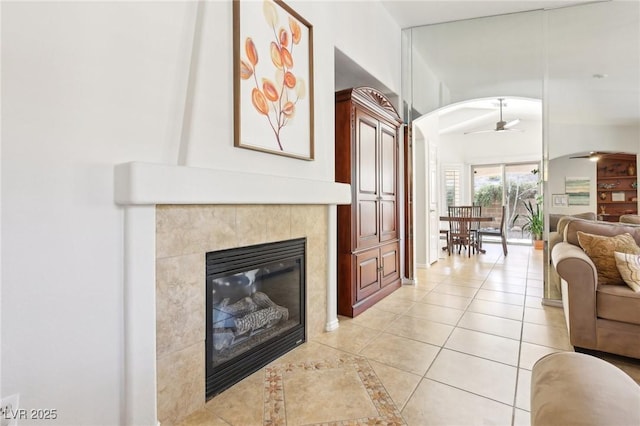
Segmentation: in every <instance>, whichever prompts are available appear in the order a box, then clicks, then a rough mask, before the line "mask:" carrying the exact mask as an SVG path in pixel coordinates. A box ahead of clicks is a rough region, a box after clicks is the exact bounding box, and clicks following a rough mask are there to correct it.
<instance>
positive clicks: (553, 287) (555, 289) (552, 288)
mask: <svg viewBox="0 0 640 426" xmlns="http://www.w3.org/2000/svg"><path fill="white" fill-rule="evenodd" d="M576 218H577V219H588V220H596V214H595V213H594V212H585V213H578V214H575V215H561V214H550V215H549V243H548V247H549V253H551V252H552V251H553V248H554V247H555V246H556V244H558V243H561V242H562V241H564V228H565V226H566V225H567V223H569V221H571V220H573V219H576ZM549 261H550V265H549V275H548V277H549V297H550V298H551V299H560V297H561V295H560V275H558V272H556V269H555V268H554V267H553V263H552V262H551V258H549Z"/></svg>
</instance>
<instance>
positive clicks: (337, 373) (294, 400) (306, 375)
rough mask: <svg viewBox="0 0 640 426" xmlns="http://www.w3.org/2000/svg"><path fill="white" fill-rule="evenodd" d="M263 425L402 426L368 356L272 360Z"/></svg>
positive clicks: (266, 388)
mask: <svg viewBox="0 0 640 426" xmlns="http://www.w3.org/2000/svg"><path fill="white" fill-rule="evenodd" d="M264 386H265V389H264V424H265V425H285V424H299V425H340V426H343V425H344V426H346V425H371V424H385V425H404V424H406V423H405V422H404V420H403V418H402V416H401V414H400V411H399V410H398V408H397V407H396V406H395V404H394V402H393V400H392V399H391V397H390V396H389V394H388V393H387V391H386V389H385V388H384V386H382V383H381V382H380V379H378V376H377V375H376V374H375V372H374V371H373V369H372V368H371V366H370V365H369V362H368V361H367V360H366V359H364V358H358V357H349V356H342V357H339V358H336V359H330V360H323V361H307V362H300V363H281V364H274V365H272V366H270V367H267V368H266V369H265V381H264Z"/></svg>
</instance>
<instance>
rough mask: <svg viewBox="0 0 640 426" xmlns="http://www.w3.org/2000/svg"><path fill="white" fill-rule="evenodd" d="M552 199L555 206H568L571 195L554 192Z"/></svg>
mask: <svg viewBox="0 0 640 426" xmlns="http://www.w3.org/2000/svg"><path fill="white" fill-rule="evenodd" d="M551 201H552V202H551V204H552V205H553V207H567V206H568V205H569V196H568V195H567V194H553V195H552V196H551Z"/></svg>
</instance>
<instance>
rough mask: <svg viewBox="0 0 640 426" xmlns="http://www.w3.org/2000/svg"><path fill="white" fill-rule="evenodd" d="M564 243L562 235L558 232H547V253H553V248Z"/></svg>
mask: <svg viewBox="0 0 640 426" xmlns="http://www.w3.org/2000/svg"><path fill="white" fill-rule="evenodd" d="M563 241H564V235H563V234H561V233H560V232H557V231H554V232H549V242H548V245H549V252H551V251H553V248H554V247H555V246H556V245H557V244H558V243H561V242H563Z"/></svg>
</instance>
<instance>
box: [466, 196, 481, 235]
mask: <svg viewBox="0 0 640 426" xmlns="http://www.w3.org/2000/svg"><path fill="white" fill-rule="evenodd" d="M471 216H472V217H480V216H482V206H476V205H475V204H474V205H473V206H471ZM479 229H480V221H479V220H476V221H473V222H471V223H470V225H469V230H470V231H471V238H472V239H473V242H474V244H475V243H477V242H478V230H479Z"/></svg>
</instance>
